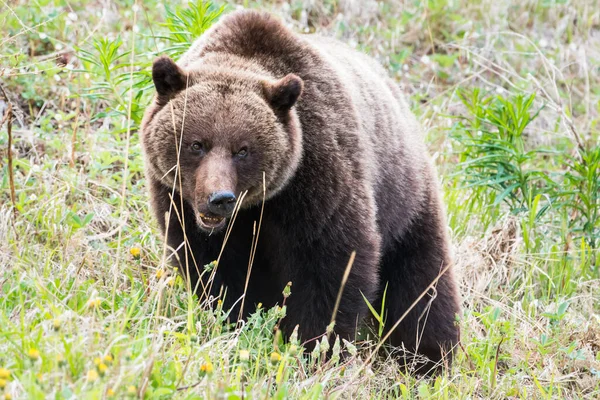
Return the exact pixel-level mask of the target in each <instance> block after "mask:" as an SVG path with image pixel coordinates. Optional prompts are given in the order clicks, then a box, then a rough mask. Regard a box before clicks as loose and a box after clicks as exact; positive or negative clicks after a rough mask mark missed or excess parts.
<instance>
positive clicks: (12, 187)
mask: <svg viewBox="0 0 600 400" xmlns="http://www.w3.org/2000/svg"><path fill="white" fill-rule="evenodd" d="M0 91H2V95H3V96H4V98H5V99H6V104H8V107H7V108H6V112H5V113H4V117H3V118H2V122H0V127H1V126H2V125H3V124H4V121H6V131H7V133H8V148H7V149H6V152H7V154H8V182H9V185H10V201H11V202H12V206H13V212H14V214H15V216H16V215H17V195H16V191H15V177H14V170H13V158H12V117H13V112H12V103H11V102H10V99H9V98H8V96H7V95H6V92H5V91H4V88H3V87H2V86H0Z"/></svg>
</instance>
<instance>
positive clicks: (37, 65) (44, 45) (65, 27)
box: [0, 0, 600, 399]
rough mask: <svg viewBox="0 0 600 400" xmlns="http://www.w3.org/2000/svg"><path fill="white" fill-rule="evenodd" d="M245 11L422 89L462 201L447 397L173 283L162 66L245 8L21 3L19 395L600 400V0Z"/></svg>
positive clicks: (1, 19)
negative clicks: (159, 58)
mask: <svg viewBox="0 0 600 400" xmlns="http://www.w3.org/2000/svg"><path fill="white" fill-rule="evenodd" d="M239 3H240V4H243V5H245V6H247V7H255V8H260V9H264V10H269V11H272V12H275V13H277V14H278V15H280V16H281V17H282V18H283V19H284V20H285V21H286V22H287V23H288V24H289V25H290V26H291V27H292V28H293V29H295V30H296V31H298V32H314V31H317V32H321V33H323V34H327V35H334V36H336V37H338V38H340V39H341V40H343V41H345V42H347V43H350V44H351V45H353V46H356V47H358V48H360V49H361V50H363V51H365V52H367V53H368V54H370V55H372V56H373V57H375V58H377V59H378V60H379V61H380V62H381V63H382V64H383V65H384V66H385V67H386V68H388V70H389V71H390V75H391V76H393V77H394V78H395V79H397V80H398V82H399V83H400V84H401V85H402V86H403V88H404V90H405V92H406V93H407V96H408V97H409V100H410V102H411V105H412V108H413V110H414V111H415V113H416V114H417V115H418V117H419V119H420V120H421V122H422V125H423V126H424V128H425V130H426V132H427V138H428V143H429V146H430V149H431V153H432V155H433V156H434V159H435V162H436V164H437V166H438V170H439V172H440V176H441V180H442V183H443V190H444V196H445V200H446V207H447V212H448V223H449V227H450V230H451V232H452V237H453V245H454V258H455V262H456V267H457V271H458V273H459V275H460V283H461V285H460V289H461V294H462V296H463V312H462V315H460V321H459V324H460V327H461V339H462V340H461V347H460V348H459V349H457V351H456V362H455V364H454V365H453V367H452V368H451V369H450V370H448V371H446V373H445V374H443V375H441V376H438V377H436V378H431V379H426V378H418V377H412V376H410V375H406V374H404V373H403V372H402V371H401V370H399V369H398V368H397V366H396V365H395V364H394V363H391V362H388V361H387V360H386V359H385V357H383V356H374V357H371V352H372V350H373V349H374V346H375V345H376V344H377V333H375V334H371V335H370V336H369V337H368V338H367V339H366V340H363V341H361V342H357V343H354V344H350V343H346V342H341V343H340V341H338V340H335V338H331V341H330V342H327V341H325V342H321V343H320V344H319V346H318V349H317V350H316V351H315V352H313V353H312V354H310V355H302V352H301V351H300V343H298V340H297V339H294V338H292V340H290V341H289V343H284V342H283V341H282V340H281V338H280V337H279V336H278V335H275V334H274V333H273V332H274V330H275V327H276V326H277V324H278V323H279V321H280V320H281V318H283V317H284V315H285V309H283V308H275V309H271V310H264V309H260V310H259V311H257V312H256V314H254V315H253V316H252V317H251V318H250V319H249V320H248V321H247V322H246V323H245V324H243V325H242V326H237V327H236V326H232V325H228V323H227V322H226V321H227V314H226V312H225V311H223V310H221V309H220V308H219V306H218V305H217V307H216V310H215V311H209V305H208V304H199V303H198V301H197V300H196V299H195V297H193V296H191V295H190V294H189V293H188V291H187V290H186V285H185V284H184V283H183V281H182V280H181V278H179V277H178V276H177V273H176V271H172V270H171V269H170V267H169V266H168V265H167V264H166V263H165V261H164V256H163V251H164V249H163V244H162V242H161V239H160V236H159V234H158V232H157V229H156V225H155V223H154V221H153V219H152V217H151V215H150V213H149V209H148V199H147V192H146V189H145V181H144V176H143V165H142V158H141V154H140V146H139V140H138V136H137V127H138V126H139V123H140V119H141V116H142V114H143V111H144V107H145V106H146V105H147V104H148V102H149V99H150V96H151V95H152V89H153V88H152V83H151V79H150V75H149V69H148V67H149V65H150V63H151V61H152V59H153V58H154V57H155V56H156V55H157V54H164V53H166V54H170V55H172V56H177V55H178V54H181V52H183V51H185V49H186V47H187V45H188V44H189V42H190V41H192V40H193V39H194V38H195V37H198V36H199V35H201V34H202V33H203V32H204V30H205V29H206V28H207V27H208V26H210V24H211V23H212V22H213V21H214V19H215V18H216V17H217V15H218V14H219V13H220V11H221V8H220V7H221V6H222V5H223V6H225V8H224V9H223V11H224V12H229V11H231V10H233V9H234V8H235V5H233V4H222V3H218V4H217V3H216V2H215V4H214V5H213V6H212V7H210V8H206V7H205V6H206V4H204V5H203V4H202V3H201V2H200V3H197V2H196V3H193V4H192V5H190V6H187V5H184V4H183V3H182V2H175V3H173V2H167V3H165V4H168V8H166V7H165V5H163V3H159V2H157V1H156V0H150V1H145V2H135V1H131V0H130V1H119V2H112V3H107V2H99V1H85V0H73V1H70V2H66V1H61V0H38V1H34V2H31V1H24V0H17V1H13V2H2V3H1V5H0V29H1V32H3V33H4V35H2V39H0V85H1V86H2V88H3V89H4V91H5V92H6V94H7V96H8V98H9V99H8V100H9V102H10V103H11V104H12V107H13V111H14V118H13V121H12V140H13V143H12V159H13V160H12V161H13V173H14V186H15V194H16V197H15V199H14V208H13V204H12V201H11V196H10V184H9V172H10V171H9V167H8V156H7V154H8V152H7V147H8V130H7V124H6V123H5V124H4V125H3V126H2V127H0V150H1V151H2V156H1V158H0V171H1V175H0V393H1V394H2V395H3V396H5V398H10V397H12V398H15V399H17V398H56V399H67V398H75V397H77V398H105V397H115V398H122V397H126V396H129V397H132V398H133V397H138V396H139V397H145V398H171V397H175V398H229V399H235V398H278V399H282V398H310V399H313V398H314V399H316V398H375V399H380V398H405V399H413V398H414V399H429V398H432V399H438V398H439V399H454V398H497V399H504V398H521V399H532V398H533V399H547V398H557V399H564V398H568V399H571V398H590V399H591V398H598V397H600V300H599V299H600V252H599V251H598V248H599V246H600V146H599V144H598V143H599V142H600V69H599V68H598V65H600V53H598V49H599V48H600V11H599V9H598V7H597V6H596V5H595V2H594V0H578V1H575V0H561V1H553V0H540V1H534V0H530V1H526V2H514V3H512V4H508V2H502V1H492V0H480V1H476V2H471V1H466V0H455V1H449V2H445V1H442V0H429V1H425V2H413V1H410V2H405V3H404V4H399V3H400V2H395V1H386V2H379V3H377V2H374V1H364V2H358V1H355V2H353V1H342V0H339V1H336V0H317V1H308V0H293V1H290V2H288V3H283V2H279V1H275V0H262V1H242V2H239ZM0 98H1V100H0V113H1V114H2V115H3V114H4V112H5V109H6V106H7V104H8V103H7V100H6V99H4V98H3V96H1V95H0ZM138 252H139V254H138ZM293 295H294V293H293V286H292V290H291V296H293ZM376 311H379V310H376ZM329 347H331V348H332V349H333V354H334V356H333V357H332V359H329V360H324V359H323V358H322V356H321V355H322V351H324V350H326V349H328V348H329ZM342 351H344V352H347V353H348V354H350V356H349V357H347V358H345V359H341V360H340V357H338V356H339V354H340V353H341V352H342Z"/></svg>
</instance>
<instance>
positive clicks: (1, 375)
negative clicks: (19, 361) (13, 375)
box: [0, 368, 10, 379]
mask: <svg viewBox="0 0 600 400" xmlns="http://www.w3.org/2000/svg"><path fill="white" fill-rule="evenodd" d="M8 378H10V371H9V370H7V369H6V368H0V379H8Z"/></svg>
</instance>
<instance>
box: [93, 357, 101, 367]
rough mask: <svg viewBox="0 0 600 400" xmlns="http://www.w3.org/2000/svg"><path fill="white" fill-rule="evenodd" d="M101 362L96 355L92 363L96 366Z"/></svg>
mask: <svg viewBox="0 0 600 400" xmlns="http://www.w3.org/2000/svg"><path fill="white" fill-rule="evenodd" d="M101 362H102V359H101V358H100V357H96V358H94V365H95V366H96V367H97V366H98V365H100V363H101Z"/></svg>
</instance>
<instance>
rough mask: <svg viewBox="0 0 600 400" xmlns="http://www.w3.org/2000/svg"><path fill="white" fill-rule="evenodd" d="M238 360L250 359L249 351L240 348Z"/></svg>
mask: <svg viewBox="0 0 600 400" xmlns="http://www.w3.org/2000/svg"><path fill="white" fill-rule="evenodd" d="M240 360H242V361H248V360H250V352H249V351H248V350H240Z"/></svg>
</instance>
